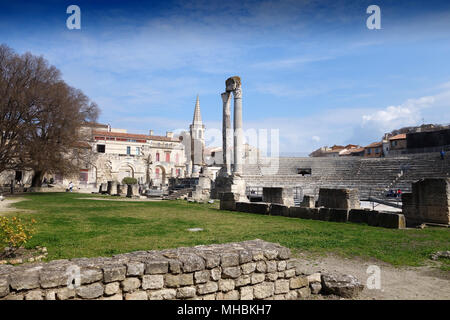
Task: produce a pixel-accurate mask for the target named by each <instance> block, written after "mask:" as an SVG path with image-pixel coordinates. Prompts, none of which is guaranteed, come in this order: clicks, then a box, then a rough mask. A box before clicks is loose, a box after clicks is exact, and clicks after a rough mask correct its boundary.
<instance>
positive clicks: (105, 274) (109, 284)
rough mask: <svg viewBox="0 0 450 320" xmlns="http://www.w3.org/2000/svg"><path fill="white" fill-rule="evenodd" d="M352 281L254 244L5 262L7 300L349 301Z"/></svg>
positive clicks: (1, 286) (0, 280)
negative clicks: (332, 297)
mask: <svg viewBox="0 0 450 320" xmlns="http://www.w3.org/2000/svg"><path fill="white" fill-rule="evenodd" d="M345 277H347V278H348V279H347V278H345ZM345 277H342V276H341V277H340V278H339V279H337V278H336V276H334V275H325V274H324V275H321V274H319V273H315V274H312V275H307V274H302V273H301V272H300V271H299V270H297V269H296V267H295V260H292V259H290V250H289V249H287V248H285V247H282V246H280V245H278V244H274V243H269V242H265V241H262V240H252V241H244V242H239V243H227V244H218V245H209V246H196V247H191V248H177V249H168V250H162V251H137V252H132V253H125V254H119V255H116V256H114V257H112V258H77V259H71V260H55V261H51V262H49V263H34V264H28V265H22V266H16V267H13V266H11V265H1V266H0V299H1V300H23V299H25V300H44V299H45V300H67V299H102V300H123V299H124V300H172V299H197V300H200V299H203V300H254V299H255V300H259V299H304V298H307V297H308V296H309V295H310V294H312V293H313V294H317V293H319V292H320V291H321V290H322V288H323V292H324V293H332V294H339V295H341V296H344V297H352V296H354V295H355V294H357V293H359V291H361V290H362V285H361V284H360V283H359V282H358V281H357V280H356V279H354V278H352V277H351V276H345ZM349 277H350V278H349Z"/></svg>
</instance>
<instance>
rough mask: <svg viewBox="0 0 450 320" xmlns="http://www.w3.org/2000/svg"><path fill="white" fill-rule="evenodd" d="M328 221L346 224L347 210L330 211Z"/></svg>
mask: <svg viewBox="0 0 450 320" xmlns="http://www.w3.org/2000/svg"><path fill="white" fill-rule="evenodd" d="M330 221H333V222H347V221H348V210H347V209H330Z"/></svg>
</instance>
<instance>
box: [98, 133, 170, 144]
mask: <svg viewBox="0 0 450 320" xmlns="http://www.w3.org/2000/svg"><path fill="white" fill-rule="evenodd" d="M92 134H93V135H95V136H101V137H114V138H128V139H142V140H157V141H170V142H179V140H178V139H175V138H169V137H164V136H149V135H146V134H137V133H123V132H108V131H92Z"/></svg>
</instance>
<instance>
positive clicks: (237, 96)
mask: <svg viewBox="0 0 450 320" xmlns="http://www.w3.org/2000/svg"><path fill="white" fill-rule="evenodd" d="M233 94H234V98H235V99H242V90H241V88H236V89H234V90H233Z"/></svg>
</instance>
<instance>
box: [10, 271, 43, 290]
mask: <svg viewBox="0 0 450 320" xmlns="http://www.w3.org/2000/svg"><path fill="white" fill-rule="evenodd" d="M39 270H40V268H32V269H28V270H25V271H24V272H20V271H18V272H14V273H12V274H10V276H9V285H10V286H11V288H12V289H14V290H26V289H35V288H39Z"/></svg>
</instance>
